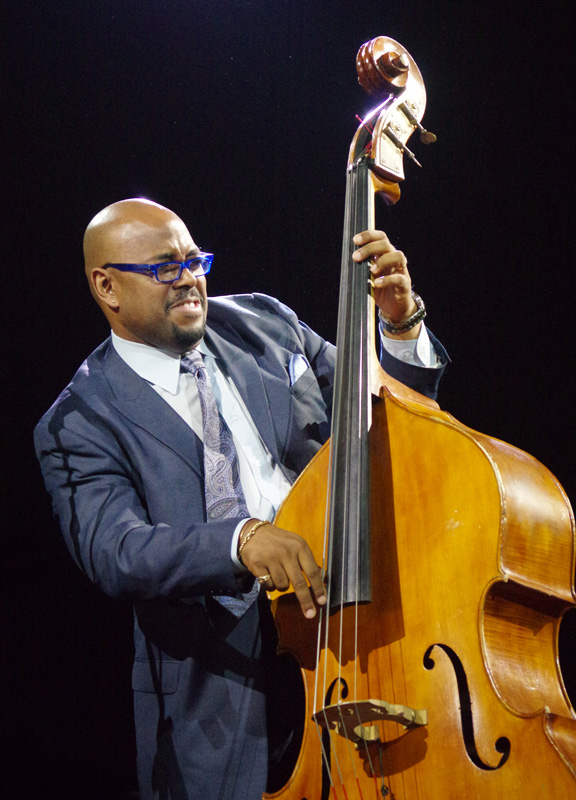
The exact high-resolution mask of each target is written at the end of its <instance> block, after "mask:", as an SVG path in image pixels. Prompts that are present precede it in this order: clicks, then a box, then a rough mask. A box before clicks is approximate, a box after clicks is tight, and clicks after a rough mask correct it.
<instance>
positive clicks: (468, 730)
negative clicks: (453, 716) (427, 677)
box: [424, 643, 511, 771]
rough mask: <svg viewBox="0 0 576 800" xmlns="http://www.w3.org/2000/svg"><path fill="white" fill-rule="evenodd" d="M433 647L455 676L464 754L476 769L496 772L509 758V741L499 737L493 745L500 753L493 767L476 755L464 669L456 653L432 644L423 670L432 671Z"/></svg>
mask: <svg viewBox="0 0 576 800" xmlns="http://www.w3.org/2000/svg"><path fill="white" fill-rule="evenodd" d="M435 647H439V648H440V649H441V650H443V651H444V652H445V653H446V655H447V656H448V658H449V659H450V663H451V664H452V668H453V670H454V674H455V676H456V682H457V685H458V695H459V697H460V724H461V727H462V738H463V740H464V746H465V747H466V752H467V753H468V758H469V759H470V761H472V763H473V764H474V765H475V766H476V767H478V769H483V770H490V771H491V770H497V769H500V768H501V767H503V766H504V764H505V763H506V762H507V761H508V757H509V756H510V749H511V745H510V739H507V738H506V737H505V736H501V737H500V738H499V739H497V740H496V742H495V744H494V749H495V750H496V752H497V753H501V754H502V757H501V758H500V761H499V762H498V764H497V765H496V766H495V767H491V766H490V764H485V763H484V761H482V759H481V758H480V756H479V755H478V749H477V748H476V742H475V740H474V719H473V717H472V702H471V700H470V690H469V688H468V678H467V677H466V672H465V671H464V667H463V666H462V662H461V661H460V659H459V658H458V656H457V655H456V652H455V651H454V650H452V648H451V647H448V645H446V644H438V643H437V644H433V645H430V647H429V648H428V650H426V653H425V654H424V667H425V669H434V666H435V663H434V660H433V659H432V658H431V653H432V650H433V649H434V648H435Z"/></svg>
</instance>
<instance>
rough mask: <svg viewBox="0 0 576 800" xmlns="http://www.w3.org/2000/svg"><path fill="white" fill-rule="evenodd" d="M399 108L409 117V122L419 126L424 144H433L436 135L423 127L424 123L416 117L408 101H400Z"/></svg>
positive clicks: (416, 126)
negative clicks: (407, 103)
mask: <svg viewBox="0 0 576 800" xmlns="http://www.w3.org/2000/svg"><path fill="white" fill-rule="evenodd" d="M398 108H399V109H400V111H402V113H403V114H404V116H405V117H406V118H407V119H408V122H409V123H410V124H411V125H414V127H415V128H418V130H419V131H420V141H421V142H422V144H432V143H433V142H435V141H436V139H437V137H436V135H435V134H433V133H431V132H430V131H427V130H426V129H425V128H423V127H422V125H421V124H420V123H419V121H418V120H417V119H416V117H415V116H414V114H413V113H412V112H411V111H410V109H409V108H408V106H407V105H406V103H400V105H399V106H398Z"/></svg>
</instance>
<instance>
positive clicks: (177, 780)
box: [36, 199, 447, 800]
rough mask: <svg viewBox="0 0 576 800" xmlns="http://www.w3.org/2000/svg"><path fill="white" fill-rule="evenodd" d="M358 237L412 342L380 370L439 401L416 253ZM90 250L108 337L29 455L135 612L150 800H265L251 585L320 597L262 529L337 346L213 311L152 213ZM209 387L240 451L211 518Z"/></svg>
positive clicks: (112, 221) (261, 313) (172, 229)
mask: <svg viewBox="0 0 576 800" xmlns="http://www.w3.org/2000/svg"><path fill="white" fill-rule="evenodd" d="M354 241H355V244H357V245H358V246H359V247H358V250H357V251H356V253H355V255H354V257H355V259H357V260H358V261H360V260H364V259H367V258H370V259H371V263H372V267H371V268H372V273H373V282H374V287H375V297H376V302H377V304H378V306H379V309H380V312H381V315H382V318H383V326H387V327H388V328H390V329H391V330H397V331H398V330H399V331H400V332H399V333H396V334H394V333H387V336H388V337H390V341H388V338H387V339H386V342H385V343H384V344H385V347H384V348H383V356H382V357H383V360H384V361H385V365H386V368H387V369H388V371H390V372H391V373H392V374H394V375H395V376H396V377H398V378H399V379H401V380H404V381H405V382H408V383H411V384H412V386H413V387H414V388H416V389H419V390H421V391H425V392H426V393H427V394H433V393H434V392H435V390H436V387H437V384H438V381H439V378H440V375H441V373H442V370H443V365H444V364H445V363H446V360H447V358H446V355H445V353H444V350H443V349H442V347H441V345H439V344H438V343H437V342H436V340H435V339H434V338H433V337H431V334H430V336H429V335H428V333H427V332H426V330H425V328H424V327H423V326H422V323H421V321H420V318H421V316H422V313H420V312H418V309H417V305H416V303H415V300H414V297H413V294H412V292H411V283H410V276H409V273H408V270H407V265H406V259H405V257H404V255H403V254H402V253H400V252H399V251H397V250H395V249H394V248H393V247H392V246H391V245H390V243H389V241H388V239H387V238H386V236H385V235H384V234H383V233H381V232H374V231H368V232H364V233H361V234H358V235H357V236H356V237H355V240H354ZM84 253H85V264H86V275H87V278H88V281H89V285H90V289H91V292H92V295H93V296H94V298H95V300H96V302H97V303H98V305H99V306H100V308H101V309H102V311H103V312H104V314H105V315H106V318H107V320H108V321H109V323H110V327H111V329H112V335H111V338H110V339H108V340H107V341H106V342H104V343H103V344H102V345H101V346H100V347H99V348H98V349H97V350H96V351H95V352H94V353H93V354H92V355H91V356H90V357H89V358H88V359H87V360H86V362H84V364H83V365H82V366H81V367H80V370H79V371H78V373H77V374H76V376H75V377H74V379H73V380H72V382H71V383H70V385H69V386H68V387H67V388H66V389H65V390H64V392H63V393H62V394H61V395H60V397H59V398H58V400H57V401H56V403H55V404H54V405H53V406H52V408H51V409H50V410H49V411H48V413H47V414H46V415H45V416H44V418H43V419H42V420H41V422H40V423H39V425H38V428H37V430H36V447H37V453H38V457H39V459H40V462H41V465H42V470H43V474H44V478H45V481H46V485H47V488H48V490H49V491H50V493H51V494H52V498H53V505H54V510H55V513H56V515H57V517H58V518H59V521H60V525H61V527H62V531H63V534H64V537H65V539H66V543H67V546H68V548H69V550H70V552H71V554H72V556H73V557H74V559H75V560H76V562H77V564H78V565H79V566H80V568H81V569H82V570H83V571H84V572H85V573H86V574H87V575H88V577H89V578H90V579H91V580H92V581H93V582H94V583H95V584H96V585H98V586H99V587H100V588H101V589H102V590H103V591H104V592H106V593H107V594H109V595H111V596H114V597H125V598H131V599H132V600H133V601H134V605H135V619H136V623H135V649H136V652H135V662H134V669H133V689H134V694H135V715H136V734H137V748H138V775H139V781H140V791H141V798H142V800H147V799H148V798H162V799H164V798H170V799H171V800H183V799H184V798H186V800H190V799H191V798H198V800H210V798H221V799H222V800H234V799H235V798H243V800H257V798H260V796H261V793H262V792H263V791H264V790H265V789H266V777H267V763H268V735H267V729H266V702H265V698H266V693H267V686H268V683H267V682H268V681H269V678H270V675H269V664H270V650H271V649H272V648H273V641H272V639H271V637H270V633H269V628H270V626H269V622H270V615H269V610H268V606H267V601H266V595H265V592H264V591H261V592H260V594H259V595H258V588H259V585H262V586H263V587H264V589H268V590H272V589H278V590H281V591H282V590H286V589H288V587H289V586H290V584H291V585H292V586H293V588H294V591H295V593H296V596H297V599H298V601H299V603H300V606H301V608H302V612H303V614H304V615H305V616H306V617H307V618H312V617H314V615H315V614H316V609H317V605H322V604H324V603H325V602H326V592H325V588H324V584H323V580H322V574H321V571H320V568H319V566H318V565H317V564H316V563H315V561H314V558H313V556H312V553H311V551H310V548H309V547H308V545H307V544H306V542H305V541H304V540H303V539H302V538H301V537H300V536H298V535H297V534H295V533H292V532H289V531H284V530H280V529H279V528H277V527H276V526H274V525H273V524H271V523H270V522H269V520H271V519H273V516H274V513H275V510H276V509H277V507H278V505H279V503H280V502H281V501H282V499H283V497H284V496H285V495H286V493H287V492H288V490H289V488H290V485H291V483H292V482H293V480H294V479H295V478H296V476H297V475H298V474H299V473H300V472H301V471H302V469H303V468H304V467H305V466H306V464H307V463H308V462H309V461H310V459H311V458H312V456H313V455H314V454H315V453H316V452H317V451H318V450H319V449H320V447H321V446H322V444H323V443H324V442H325V441H326V439H327V438H328V437H329V433H330V409H331V396H332V385H333V376H334V357H335V351H334V348H333V347H332V346H331V345H329V344H328V343H326V342H325V341H324V340H323V339H321V338H320V337H319V336H318V335H317V334H315V333H314V332H313V331H311V330H310V329H309V328H307V327H306V326H305V325H303V324H302V323H300V322H299V321H298V319H297V318H296V316H295V315H294V314H293V312H291V311H290V310H289V309H287V308H286V307H285V306H283V305H282V304H280V303H279V302H278V301H276V300H274V299H272V298H270V297H266V296H263V295H242V296H236V297H221V298H211V299H210V301H209V302H208V299H207V291H206V277H205V274H206V272H207V271H208V269H209V267H210V264H211V256H210V255H207V254H202V253H201V251H200V250H199V248H198V247H197V245H196V244H195V243H194V241H193V240H192V238H191V236H190V233H189V232H188V230H187V228H186V226H185V225H184V223H183V222H182V220H181V219H179V218H178V217H177V216H176V215H175V214H173V213H172V212H171V211H169V210H168V209H166V208H164V207H162V206H159V205H157V204H155V203H152V202H150V201H147V200H141V199H138V200H126V201H121V202H119V203H115V204H113V205H111V206H109V207H107V208H105V209H104V210H103V211H101V212H100V213H99V214H98V215H97V216H96V217H95V218H94V219H93V220H92V222H91V223H90V224H89V226H88V228H87V230H86V234H85V239H84ZM174 262H176V263H174ZM159 265H160V266H159ZM407 320H408V322H406V321H407ZM430 337H431V338H430ZM394 339H395V340H396V341H394ZM394 347H396V348H398V347H399V348H401V349H402V348H404V349H405V350H411V352H409V353H408V362H407V361H405V360H403V359H404V357H402V358H396V357H395V356H394V355H392V354H390V353H389V352H388V349H387V348H394ZM198 352H200V353H201V356H200V362H199V365H198V361H195V364H196V366H193V367H192V368H190V369H189V365H190V361H191V360H194V359H197V357H198V355H197V354H198ZM202 376H205V377H202ZM206 376H207V377H206ZM206 383H208V385H209V387H210V388H211V390H212V395H211V396H212V397H213V398H215V400H216V403H217V405H218V411H219V412H220V415H221V416H222V417H223V418H224V419H225V422H226V425H224V424H223V423H221V422H220V423H218V424H219V425H220V427H219V428H218V430H219V431H220V433H219V435H221V436H222V437H224V436H226V437H228V438H229V437H230V435H231V436H232V439H233V445H232V446H230V447H228V445H227V449H228V456H229V458H228V456H227V460H228V462H229V463H228V464H227V465H226V466H227V467H229V472H228V474H229V475H230V476H232V477H230V480H229V481H228V485H230V484H231V483H233V484H234V487H235V488H234V490H233V492H232V495H233V496H230V495H226V496H225V498H224V501H223V503H224V505H223V506H222V503H220V506H218V503H217V504H216V508H217V509H218V510H217V512H215V513H214V512H213V508H214V506H213V495H212V493H211V492H212V490H211V485H212V475H211V470H212V467H211V466H210V465H209V464H208V462H207V461H205V458H207V457H208V458H209V457H210V451H211V445H209V444H206V446H205V447H203V444H202V439H204V441H205V442H207V441H209V437H210V436H211V433H210V432H209V431H207V429H206V427H205V426H206V418H207V417H209V416H210V413H209V411H207V404H209V402H210V399H209V397H208V396H207V395H206V396H205V395H204V391H205V386H206ZM207 397H208V399H207ZM216 416H217V417H218V412H216ZM207 437H208V439H207ZM207 464H208V466H207ZM238 479H239V480H238ZM238 483H239V485H238ZM223 507H225V510H224V512H223V511H222V508H223ZM254 578H258V582H256V581H255V580H254ZM257 595H258V596H257ZM235 603H236V606H235V605H234V604H235Z"/></svg>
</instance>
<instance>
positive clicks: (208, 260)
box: [104, 251, 214, 283]
mask: <svg viewBox="0 0 576 800" xmlns="http://www.w3.org/2000/svg"><path fill="white" fill-rule="evenodd" d="M195 261H199V262H200V263H201V265H202V270H203V272H200V273H196V275H195V277H197V278H201V277H203V276H204V275H208V273H209V272H210V270H211V268H212V262H213V261H214V254H213V253H204V252H202V251H200V252H199V253H198V254H197V255H195V256H194V257H193V258H188V259H186V261H162V263H160V264H104V269H107V268H108V267H111V268H112V269H117V270H119V271H120V272H137V273H139V274H140V275H149V274H150V273H152V274H153V275H154V277H155V278H156V280H157V281H158V283H176V281H179V280H180V278H181V277H182V273H183V272H184V270H185V269H188V270H190V272H192V274H193V275H194V271H193V270H191V269H190V266H191V265H192V264H193V263H194V262H195ZM168 264H178V265H179V266H180V272H179V273H178V277H176V278H171V279H170V280H169V281H161V280H160V278H159V277H158V270H159V269H160V267H167V266H168ZM206 265H207V266H206Z"/></svg>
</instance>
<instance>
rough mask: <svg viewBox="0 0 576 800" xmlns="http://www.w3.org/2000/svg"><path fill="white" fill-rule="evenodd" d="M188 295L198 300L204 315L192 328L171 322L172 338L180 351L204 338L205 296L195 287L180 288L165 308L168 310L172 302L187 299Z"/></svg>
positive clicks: (186, 349)
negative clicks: (181, 326)
mask: <svg viewBox="0 0 576 800" xmlns="http://www.w3.org/2000/svg"><path fill="white" fill-rule="evenodd" d="M190 297H194V298H196V299H197V300H199V302H200V305H201V306H202V311H203V312H204V316H203V319H202V320H201V321H200V322H198V324H197V325H196V326H195V327H194V328H180V327H178V325H175V324H172V338H173V341H174V344H176V346H177V347H178V349H179V350H180V352H181V353H185V352H187V351H188V350H191V349H192V348H193V347H195V346H196V345H197V344H198V342H200V341H201V340H202V339H203V338H204V334H205V333H206V298H205V297H203V296H202V295H201V294H200V292H198V291H197V290H196V289H182V291H181V292H180V293H179V294H178V295H177V297H176V299H175V300H172V302H171V303H170V305H169V306H167V308H166V311H168V309H169V308H170V307H171V306H172V305H174V303H181V302H182V301H183V300H187V299H188V298H190Z"/></svg>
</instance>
